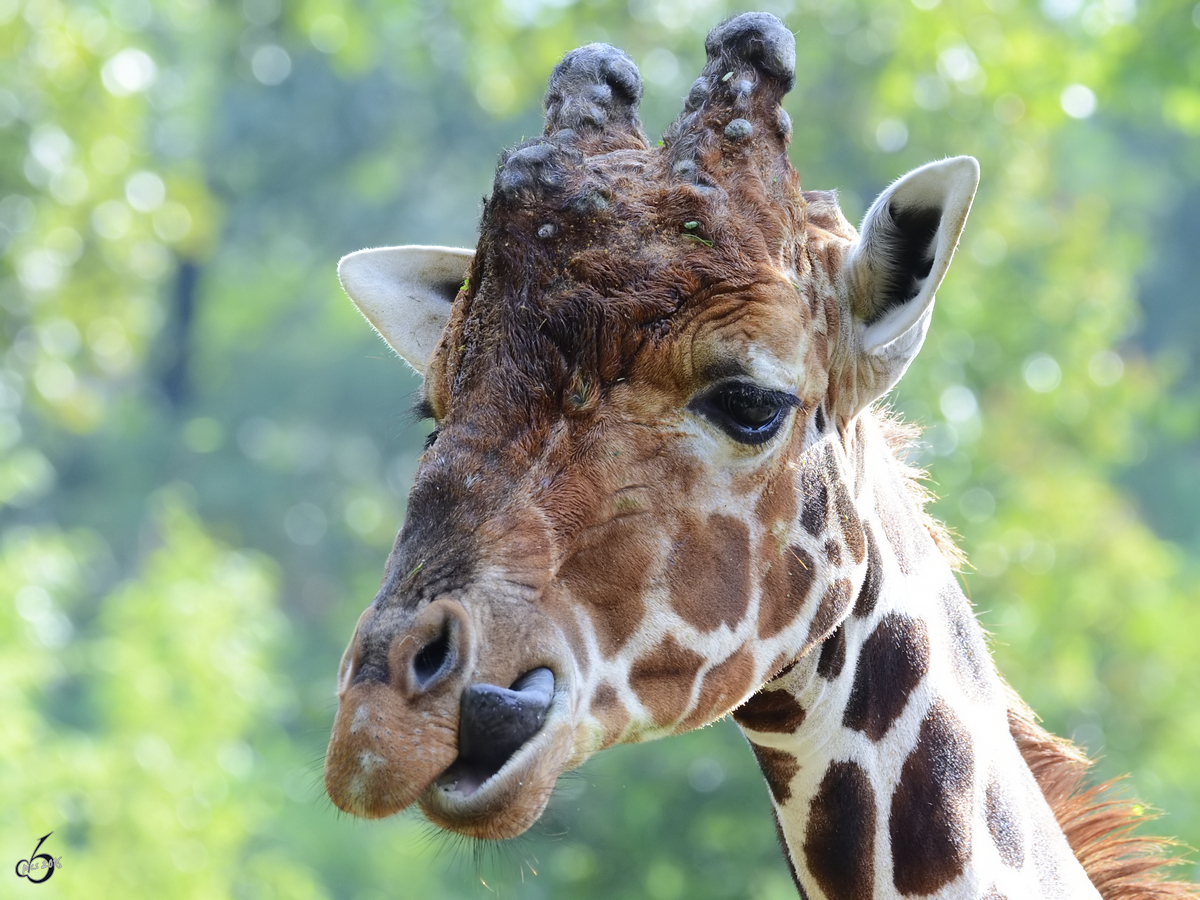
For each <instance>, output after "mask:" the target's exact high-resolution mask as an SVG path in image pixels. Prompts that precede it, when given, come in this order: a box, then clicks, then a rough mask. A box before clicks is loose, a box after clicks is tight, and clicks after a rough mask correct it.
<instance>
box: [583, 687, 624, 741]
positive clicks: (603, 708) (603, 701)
mask: <svg viewBox="0 0 1200 900" xmlns="http://www.w3.org/2000/svg"><path fill="white" fill-rule="evenodd" d="M588 708H589V709H590V710H591V712H592V715H593V716H595V717H596V718H597V719H599V720H600V721H601V722H602V723H603V724H604V746H605V747H608V746H611V745H612V744H615V743H617V742H618V741H619V740H620V739H621V735H622V734H623V733H624V731H625V726H627V725H628V724H629V720H630V718H631V717H630V715H629V710H627V709H626V708H625V704H624V703H622V702H621V698H620V697H618V696H617V692H616V691H615V690H614V689H613V686H612V685H611V684H609V683H608V682H603V683H601V685H600V686H599V687H598V688H596V693H594V694H592V701H591V703H590V704H588Z"/></svg>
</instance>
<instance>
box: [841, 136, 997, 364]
mask: <svg viewBox="0 0 1200 900" xmlns="http://www.w3.org/2000/svg"><path fill="white" fill-rule="evenodd" d="M978 184H979V163H977V162H976V161H975V160H974V159H973V158H972V157H969V156H958V157H954V158H952V159H945V160H940V161H938V162H933V163H929V164H928V165H924V166H922V167H921V168H919V169H914V170H913V171H912V172H909V173H908V174H907V175H905V176H904V177H903V178H901V179H899V180H898V181H896V182H895V183H894V184H893V185H892V186H891V187H889V188H888V189H887V190H885V191H884V192H883V193H882V194H880V195H879V198H878V199H877V200H876V201H875V202H874V203H873V204H872V205H871V208H870V209H869V210H868V211H867V214H866V216H865V217H864V218H863V224H862V229H861V231H860V238H859V241H858V243H857V244H856V245H855V247H854V250H853V251H852V252H851V255H850V258H849V260H848V261H847V271H846V276H847V278H846V284H847V289H848V291H849V301H850V303H849V306H850V312H851V315H852V316H853V318H854V320H855V324H856V327H857V328H858V329H860V334H861V344H860V346H861V349H862V350H863V351H865V352H867V353H872V352H875V351H878V350H879V349H880V348H882V347H885V346H886V345H888V344H890V343H892V342H893V341H895V340H897V339H898V338H900V337H902V336H904V335H905V334H906V333H907V332H909V330H910V329H912V328H914V326H917V325H918V324H919V323H922V321H923V320H924V321H926V322H927V316H926V314H927V313H928V311H929V309H930V307H931V306H932V304H933V299H934V292H935V291H936V290H937V288H938V285H939V284H941V282H942V278H943V277H944V276H945V274H946V270H947V269H948V268H949V267H950V259H951V257H952V256H953V255H954V248H955V247H956V246H957V244H958V238H959V235H960V234H961V233H962V229H963V226H964V225H965V224H966V221H967V213H968V212H969V211H970V209H971V201H972V199H973V198H974V196H975V188H976V187H977V186H978ZM905 343H906V344H911V343H912V342H911V341H906V342H905ZM914 352H915V349H914Z"/></svg>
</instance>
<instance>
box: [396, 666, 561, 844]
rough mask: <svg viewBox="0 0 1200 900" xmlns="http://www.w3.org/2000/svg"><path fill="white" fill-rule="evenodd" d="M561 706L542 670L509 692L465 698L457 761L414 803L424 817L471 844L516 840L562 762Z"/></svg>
mask: <svg viewBox="0 0 1200 900" xmlns="http://www.w3.org/2000/svg"><path fill="white" fill-rule="evenodd" d="M556 687H558V688H559V689H558V690H556ZM566 705H567V699H566V692H565V691H563V690H562V689H561V686H557V685H556V684H555V678H554V675H553V673H552V672H551V671H550V670H549V669H547V668H538V669H533V670H532V671H530V672H527V673H526V674H524V675H522V676H521V677H520V678H518V679H517V680H516V681H515V682H513V684H512V686H511V687H509V688H501V687H498V686H496V685H490V684H477V685H473V686H472V687H470V688H468V689H467V690H466V691H464V692H463V699H462V703H461V711H460V723H459V738H458V757H457V758H456V759H455V760H454V762H452V763H451V764H450V766H449V767H447V768H446V769H445V771H443V772H442V774H441V775H439V776H438V777H437V778H436V779H434V781H433V783H432V784H431V785H430V786H429V787H428V788H427V789H426V790H425V792H424V793H423V794H422V795H421V799H420V804H421V809H422V810H423V811H424V813H425V815H426V816H427V817H428V818H429V819H430V821H432V822H433V823H434V824H435V825H439V826H441V827H443V828H447V829H450V830H451V831H457V832H459V833H461V834H467V835H471V836H473V837H480V838H486V839H502V838H509V837H515V836H516V835H519V834H521V833H523V832H524V831H525V830H526V829H528V828H529V826H530V825H532V824H533V822H534V821H536V820H537V818H538V816H540V815H541V812H542V809H544V808H545V805H546V801H547V800H549V797H550V793H551V791H552V790H553V788H554V784H555V782H556V781H557V780H558V776H559V774H560V773H561V771H562V769H563V768H564V763H565V761H566V759H567V756H568V755H569V752H570V749H571V747H570V740H569V735H570V728H569V726H568V725H567V716H566V715H565V712H566Z"/></svg>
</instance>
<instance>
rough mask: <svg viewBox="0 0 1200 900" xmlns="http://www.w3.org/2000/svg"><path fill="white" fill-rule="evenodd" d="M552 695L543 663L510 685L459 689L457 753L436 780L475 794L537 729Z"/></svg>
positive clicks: (549, 674)
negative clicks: (454, 758)
mask: <svg viewBox="0 0 1200 900" xmlns="http://www.w3.org/2000/svg"><path fill="white" fill-rule="evenodd" d="M553 695H554V673H553V672H551V671H550V670H549V669H547V668H544V667H543V668H537V669H533V670H532V671H530V672H526V673H525V674H524V675H522V676H521V677H520V678H518V679H517V680H516V681H515V682H513V684H512V687H508V688H502V687H498V686H497V685H494V684H475V685H472V686H471V687H469V688H467V689H466V690H465V691H463V696H462V702H461V704H460V707H459V724H458V759H456V760H455V761H454V763H453V764H452V765H451V766H450V768H449V769H447V770H446V771H445V772H444V773H443V774H442V775H441V776H440V777H439V778H438V780H437V782H436V784H437V786H438V787H441V788H448V789H456V790H458V791H459V792H460V793H461V794H463V795H464V796H466V797H469V796H471V795H472V794H474V793H475V792H476V791H477V790H479V787H480V786H481V785H482V784H483V783H484V782H486V781H487V780H488V779H489V778H491V777H492V776H493V775H495V774H496V773H497V772H499V771H500V770H501V769H502V768H503V767H504V764H505V763H506V762H508V761H509V760H510V759H511V758H512V756H513V754H514V753H516V752H517V751H518V750H519V749H521V747H522V746H524V745H525V743H526V742H527V741H529V739H530V738H532V737H533V736H534V735H535V734H537V733H538V731H540V730H541V727H542V725H543V724H545V722H546V714H547V713H548V712H549V710H550V700H551V698H552V697H553Z"/></svg>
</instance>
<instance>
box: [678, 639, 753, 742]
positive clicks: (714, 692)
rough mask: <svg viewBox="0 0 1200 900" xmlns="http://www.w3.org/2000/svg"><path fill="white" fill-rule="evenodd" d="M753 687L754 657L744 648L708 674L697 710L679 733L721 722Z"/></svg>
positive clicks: (688, 718) (691, 713)
mask: <svg viewBox="0 0 1200 900" xmlns="http://www.w3.org/2000/svg"><path fill="white" fill-rule="evenodd" d="M754 686H755V685H754V654H753V653H751V652H750V651H749V650H748V649H747V648H745V647H742V648H741V649H740V650H738V651H737V652H736V653H734V654H733V655H732V656H731V657H729V659H727V660H725V661H724V662H722V663H719V664H718V665H715V666H713V667H712V668H711V669H709V670H708V672H707V673H706V674H705V676H704V681H703V683H702V684H701V685H700V697H699V698H698V699H697V700H696V706H695V708H694V709H693V710H692V711H691V712H690V713H689V714H688V717H687V718H686V719H684V720H683V724H682V725H681V726H680V730H682V731H688V730H690V729H692V728H697V727H699V726H700V725H704V724H707V723H708V722H711V721H713V720H714V719H718V718H720V717H721V716H723V715H725V713H727V712H729V710H730V709H731V708H732V707H733V706H734V704H736V703H738V702H740V701H741V699H742V698H743V697H745V696H746V693H747V692H748V691H749V690H750V689H751V688H753V687H754Z"/></svg>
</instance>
